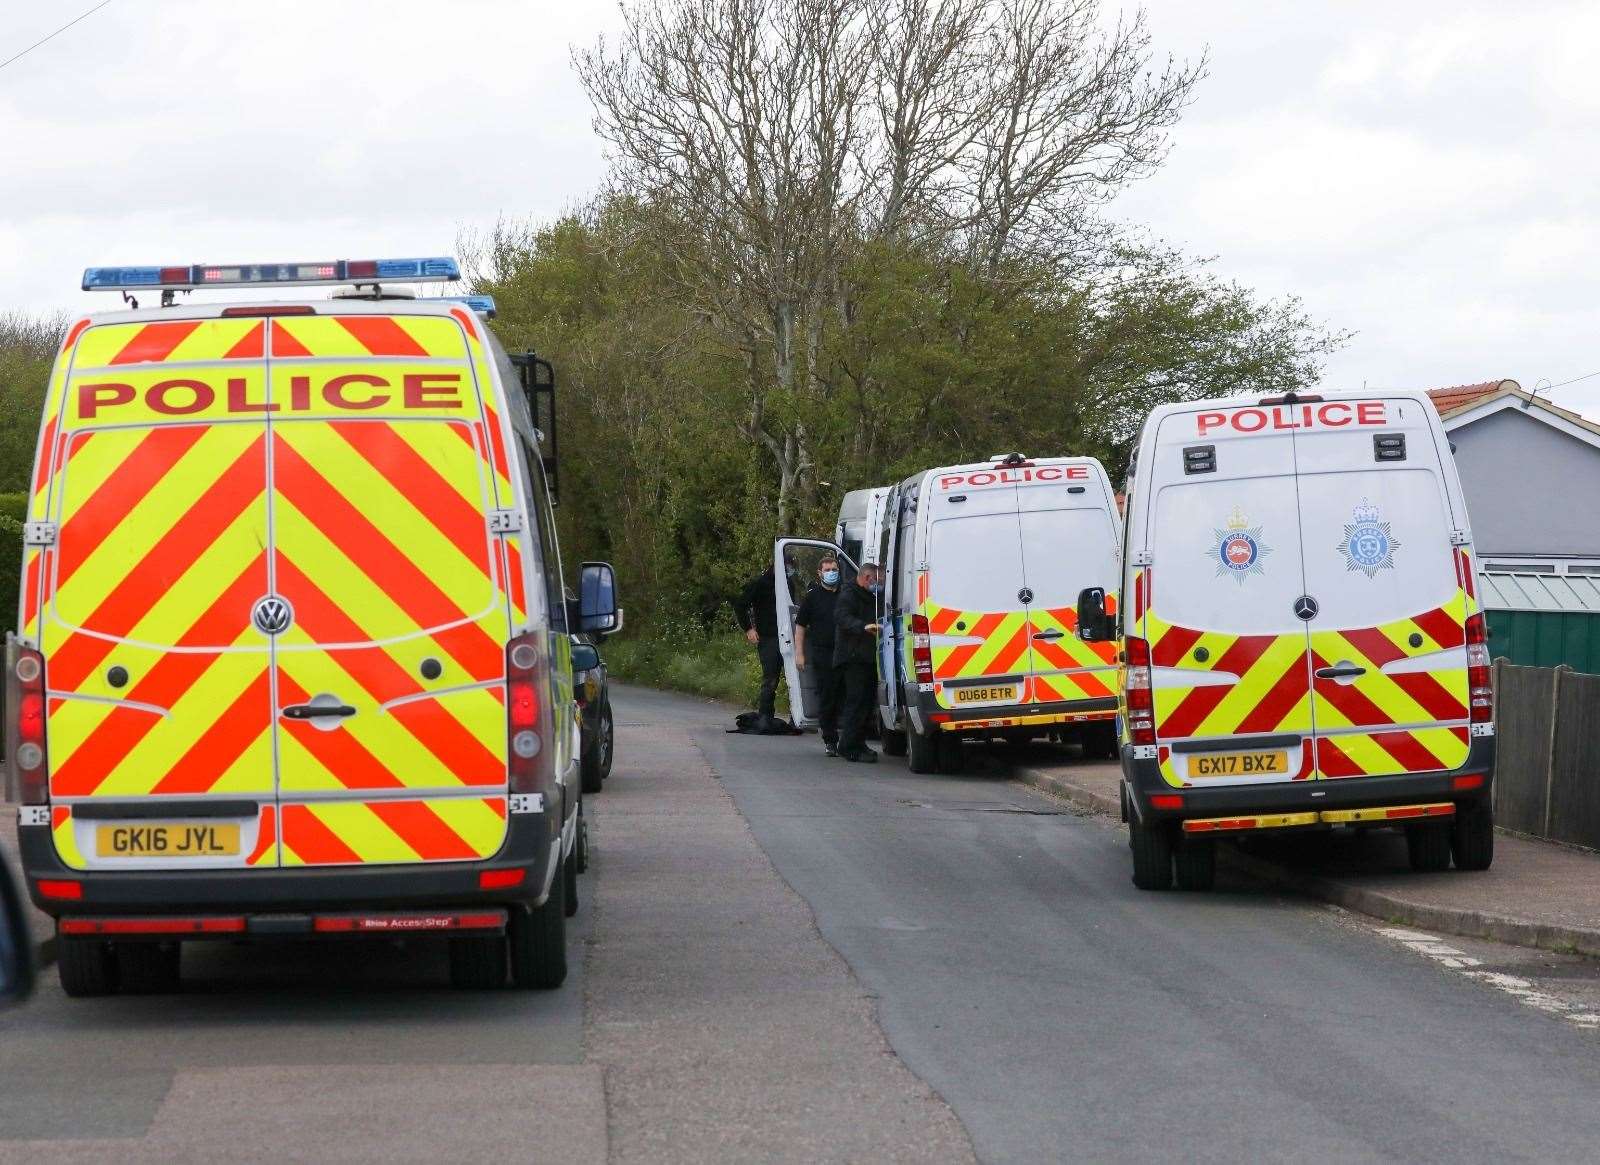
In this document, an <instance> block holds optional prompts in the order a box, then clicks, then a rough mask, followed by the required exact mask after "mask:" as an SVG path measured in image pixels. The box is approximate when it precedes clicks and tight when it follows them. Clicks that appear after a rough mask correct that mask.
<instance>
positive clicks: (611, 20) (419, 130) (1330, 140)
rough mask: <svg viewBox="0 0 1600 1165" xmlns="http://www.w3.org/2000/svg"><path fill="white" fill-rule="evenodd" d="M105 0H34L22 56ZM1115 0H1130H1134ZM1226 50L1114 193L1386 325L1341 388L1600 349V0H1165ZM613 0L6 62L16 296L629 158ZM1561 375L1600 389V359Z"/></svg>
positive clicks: (288, 15) (325, 11) (1363, 344)
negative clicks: (591, 60)
mask: <svg viewBox="0 0 1600 1165" xmlns="http://www.w3.org/2000/svg"><path fill="white" fill-rule="evenodd" d="M94 2H95V0H48V2H42V0H4V2H3V3H0V60H3V59H4V58H5V57H8V56H10V55H11V54H12V53H13V52H16V51H19V50H21V49H22V48H24V47H26V46H27V45H28V44H30V43H32V42H33V41H34V40H36V39H38V38H39V37H41V36H43V35H45V34H46V33H48V32H50V31H51V30H52V29H54V28H56V27H58V26H59V25H61V24H62V23H64V22H65V21H66V20H67V19H69V18H70V17H72V16H73V15H76V14H77V13H79V12H81V11H83V10H85V9H88V8H90V7H91V6H92V5H93V3H94ZM1107 7H1108V9H1113V8H1114V7H1115V6H1114V5H1110V4H1108V6H1107ZM1147 7H1148V9H1149V14H1150V22H1151V26H1152V29H1153V31H1154V33H1155V35H1156V38H1157V41H1158V44H1159V46H1160V48H1161V49H1162V50H1163V51H1171V52H1173V53H1175V54H1176V55H1179V56H1194V55H1196V54H1198V53H1199V52H1200V51H1201V50H1202V49H1204V48H1205V47H1207V46H1209V48H1210V51H1211V54H1212V63H1211V76H1210V78H1209V79H1208V80H1206V81H1205V82H1204V83H1203V84H1202V85H1201V87H1200V88H1199V90H1198V91H1197V94H1196V98H1195V101H1194V104H1193V106H1192V107H1191V108H1190V110H1189V111H1188V114H1187V116H1186V117H1185V119H1184V120H1183V122H1182V123H1181V124H1180V125H1179V126H1178V128H1177V130H1176V133H1175V135H1174V138H1173V146H1174V148H1173V152H1172V156H1171V159H1170V160H1169V162H1168V164H1167V165H1166V167H1165V168H1164V169H1163V170H1162V171H1161V173H1159V174H1158V175H1157V176H1156V177H1154V178H1151V179H1149V180H1147V181H1145V182H1143V183H1141V184H1140V185H1138V186H1137V187H1135V188H1133V189H1132V190H1130V191H1129V192H1128V193H1127V194H1126V195H1124V196H1123V197H1122V198H1121V199H1120V200H1119V201H1118V202H1117V203H1116V204H1115V207H1114V212H1115V213H1116V214H1117V215H1118V216H1120V217H1123V218H1126V219H1128V220H1129V221H1133V222H1138V223H1142V224H1145V225H1147V226H1148V227H1149V228H1150V229H1151V230H1152V231H1154V232H1155V233H1156V234H1157V235H1159V236H1161V237H1163V238H1165V239H1167V240H1168V241H1170V242H1172V243H1175V244H1178V245H1180V246H1182V247H1184V248H1185V249H1186V250H1188V251H1189V252H1191V253H1193V254H1197V255H1208V256H1215V264H1214V270H1216V271H1217V272H1218V273H1219V274H1221V275H1223V276H1224V277H1227V278H1230V279H1237V280H1239V281H1240V282H1242V283H1244V284H1246V285H1249V286H1251V287H1254V288H1256V289H1257V290H1258V291H1259V292H1261V293H1262V294H1264V295H1271V296H1278V295H1285V294H1295V295H1299V296H1300V297H1301V298H1302V299H1303V300H1304V302H1305V306H1306V308H1307V309H1308V310H1309V311H1310V312H1311V313H1312V314H1313V315H1314V316H1316V317H1317V318H1319V319H1322V320H1325V321H1326V322H1328V323H1329V324H1331V325H1333V326H1336V327H1341V328H1349V329H1352V330H1354V331H1356V332H1357V335H1356V336H1355V338H1354V339H1353V340H1352V342H1351V343H1350V345H1349V346H1348V347H1347V348H1346V349H1345V350H1344V351H1343V352H1341V353H1340V354H1339V355H1337V356H1336V357H1335V358H1334V359H1333V360H1332V361H1331V363H1330V364H1329V367H1328V369H1327V372H1326V375H1325V382H1326V383H1328V384H1329V385H1330V386H1334V387H1338V388H1359V387H1360V386H1361V385H1362V384H1363V383H1366V384H1370V385H1374V386H1421V387H1432V386H1439V385H1447V384H1459V383H1463V382H1472V381H1479V380H1487V379H1490V378H1498V377H1502V376H1509V377H1514V378H1516V379H1518V380H1520V381H1521V382H1522V383H1523V385H1524V386H1525V387H1532V386H1533V385H1534V384H1535V382H1537V381H1539V380H1541V378H1543V379H1546V380H1548V381H1551V382H1554V383H1557V384H1559V383H1560V382H1562V381H1566V380H1570V379H1573V378H1575V377H1580V376H1583V375H1585V374H1587V373H1591V372H1595V371H1597V370H1600V345H1596V344H1595V343H1594V342H1593V339H1592V337H1593V336H1594V334H1595V332H1596V327H1595V323H1596V316H1595V310H1594V308H1593V306H1592V301H1593V299H1594V297H1595V291H1594V289H1593V282H1594V280H1593V272H1594V270H1595V268H1596V265H1597V262H1600V228H1597V226H1596V221H1595V218H1594V215H1593V213H1592V212H1591V210H1590V207H1591V206H1592V204H1593V203H1594V197H1595V191H1596V186H1597V183H1596V180H1597V178H1600V151H1597V150H1596V149H1595V143H1596V142H1597V141H1600V85H1596V84H1595V81H1594V75H1595V68H1596V66H1595V64H1594V60H1593V49H1594V46H1595V45H1596V44H1597V43H1600V4H1595V3H1592V2H1590V3H1569V4H1562V3H1534V2H1531V0H1518V3H1516V4H1506V3H1497V4H1489V3H1485V4H1472V3H1460V2H1457V3H1442V2H1440V3H1434V2H1431V0H1403V2H1399V3H1397V2H1395V0H1386V2H1371V0H1346V2H1344V3H1317V2H1314V0H1301V2H1299V3H1293V4H1290V3H1279V2H1275V0H1273V2H1269V0H1255V2H1247V0H1203V2H1196V0H1150V2H1149V3H1148V5H1147ZM616 23H617V18H616V15H615V8H614V5H612V4H610V3H606V2H601V0H561V2H559V3H557V2H555V0H527V2H509V0H450V2H448V3H441V2H439V0H431V2H421V3H419V2H413V0H312V2H304V0H279V2H276V3H263V2H255V3H233V2H224V0H210V2H204V0H112V2H111V3H110V4H109V5H108V6H107V7H105V8H104V9H103V10H101V11H98V12H96V13H94V14H93V15H91V16H89V17H88V18H87V19H85V20H84V21H83V22H82V23H80V24H78V25H77V26H75V27H73V28H71V29H69V30H68V31H66V32H64V33H62V34H61V35H60V36H59V37H57V38H56V39H54V40H52V41H50V42H49V43H48V44H45V45H44V46H42V47H40V48H38V49H36V50H34V51H33V52H32V53H30V54H28V55H27V56H25V57H23V58H22V59H21V60H19V61H17V62H16V63H14V64H12V65H9V66H7V67H5V68H0V146H3V153H0V311H4V310H9V309H16V308H21V309H27V310H36V309H44V308H67V309H71V310H81V309H83V308H84V307H85V306H86V305H88V306H94V307H106V306H110V305H109V304H108V303H107V301H106V300H105V299H104V297H93V298H91V297H87V296H85V295H83V294H82V293H80V292H78V291H77V290H76V289H77V286H78V282H79V278H80V276H81V272H82V269H83V268H84V267H85V266H90V265H99V264H122V263H187V262H195V261H207V262H213V261H272V260H293V259H320V258H341V257H349V258H359V257H363V256H369V255H370V256H379V255H402V254H449V253H453V252H454V249H455V240H456V237H457V233H458V230H460V229H461V228H469V229H470V228H474V227H477V228H482V227H485V226H487V225H490V224H492V223H493V221H494V220H495V218H496V217H497V216H499V215H502V214H503V215H507V216H527V215H534V216H541V217H543V216H550V215H553V214H556V213H559V212H560V211H561V210H562V209H563V208H565V207H567V206H570V205H571V204H573V203H574V202H576V201H578V200H581V199H582V198H583V197H584V196H585V194H586V193H587V192H589V191H590V190H592V189H593V188H594V186H595V184H596V183H597V182H598V180H599V178H600V176H601V174H602V172H603V168H604V158H603V156H602V153H601V150H600V145H599V143H598V142H597V141H596V139H595V138H594V136H593V134H592V133H591V131H590V128H589V110H588V105H587V102H586V101H585V99H584V97H583V94H582V92H581V91H580V89H579V88H578V85H577V83H576V80H575V79H574V77H573V75H572V71H571V68H570V65H569V63H568V52H569V46H570V45H572V44H574V43H577V44H588V43H589V42H591V41H592V40H593V39H594V37H595V36H596V34H597V33H599V32H600V31H602V30H604V29H607V28H613V29H614V28H615V27H616ZM1552 396H1553V399H1554V400H1555V401H1557V402H1558V403H1561V404H1564V405H1566V406H1568V407H1571V408H1578V409H1582V410H1584V411H1585V412H1587V413H1589V415H1591V416H1595V417H1600V376H1597V377H1595V378H1594V379H1592V380H1587V381H1584V382H1583V383H1580V384H1575V385H1571V386H1568V387H1561V388H1555V389H1554V390H1553V393H1552Z"/></svg>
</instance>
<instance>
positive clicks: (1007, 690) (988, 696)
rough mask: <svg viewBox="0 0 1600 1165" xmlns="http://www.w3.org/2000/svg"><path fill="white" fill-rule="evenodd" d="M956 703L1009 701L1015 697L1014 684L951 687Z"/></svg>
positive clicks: (1015, 689)
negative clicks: (983, 686)
mask: <svg viewBox="0 0 1600 1165" xmlns="http://www.w3.org/2000/svg"><path fill="white" fill-rule="evenodd" d="M950 692H951V695H952V696H953V698H954V699H955V702H956V703H957V704H997V703H1002V702H1004V703H1010V702H1012V701H1014V700H1015V699H1016V698H1017V688H1016V685H1015V684H1000V685H996V686H994V687H989V688H951V689H950Z"/></svg>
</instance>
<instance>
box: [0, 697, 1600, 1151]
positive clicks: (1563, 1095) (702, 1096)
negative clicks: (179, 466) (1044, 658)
mask: <svg viewBox="0 0 1600 1165" xmlns="http://www.w3.org/2000/svg"><path fill="white" fill-rule="evenodd" d="M614 703H615V709H616V716H617V720H618V725H619V746H618V753H617V767H616V770H615V772H614V773H613V776H612V778H611V779H610V780H609V781H608V782H607V785H606V789H605V792H604V793H603V794H602V795H600V796H599V797H598V798H595V799H593V800H592V801H591V803H590V806H589V810H588V812H589V817H590V819H591V821H592V823H593V831H594V835H595V841H596V856H595V860H594V863H593V866H592V870H591V874H590V875H588V876H586V877H585V879H584V881H583V883H582V888H583V901H582V908H581V909H580V912H579V916H578V919H577V920H576V921H577V923H578V929H577V931H576V932H575V933H574V934H573V937H572V942H573V947H572V959H571V962H572V966H573V971H574V973H573V976H572V978H571V979H569V981H568V983H567V985H566V986H565V987H564V988H562V989H561V990H560V991H558V992H554V993H551V994H544V995H541V994H537V993H522V992H515V991H504V992H494V993H487V994H472V993H459V992H453V991H451V990H450V989H449V988H448V987H446V986H445V966H444V960H443V957H442V952H441V951H439V950H437V949H435V948H432V947H429V946H427V945H426V944H419V945H413V946H410V947H398V946H391V945H386V944H374V945H371V946H359V947H356V946H347V947H321V948H319V947H314V946H304V947H302V946H295V945H283V946H272V947H261V946H256V947H232V946H226V945H219V946H214V947H207V948H196V949H193V950H192V951H190V952H186V959H185V967H184V971H185V979H186V990H185V992H184V993H183V994H181V995H178V996H171V997H154V998H112V999H103V1000H68V999H66V998H65V997H64V996H62V995H61V994H60V992H59V990H58V989H57V987H56V986H55V984H54V979H53V975H50V974H47V975H46V976H45V977H44V981H43V986H42V990H41V992H40V994H39V995H38V997H37V998H36V999H35V1000H34V1001H33V1002H31V1003H30V1004H29V1005H27V1006H26V1007H23V1008H20V1009H17V1010H13V1011H9V1012H6V1013H3V1014H0V1161H11V1160H18V1161H23V1160H26V1161H30V1162H50V1161H57V1160H70V1161H80V1160H81V1161H101V1160H104V1161H117V1162H119V1163H123V1162H128V1161H140V1160H208V1161H215V1160H258V1159H264V1158H267V1157H269V1156H270V1157H273V1158H277V1159H282V1160H314V1159H322V1160H333V1159H338V1160H371V1161H382V1162H384V1163H385V1165H395V1163H397V1162H404V1161H411V1160H418V1161H423V1160H426V1161H439V1160H463V1161H477V1160H483V1161H490V1160H496V1161H504V1160H507V1159H529V1160H538V1161H544V1160H552V1161H555V1160H559V1161H561V1162H563V1163H565V1162H569V1161H600V1160H605V1159H607V1158H609V1159H611V1160H620V1161H699V1160H726V1161H748V1160H755V1159H761V1160H797V1161H811V1160H858V1161H871V1160H905V1161H961V1160H970V1159H972V1158H973V1157H974V1156H975V1157H976V1158H978V1159H980V1160H983V1161H990V1162H1009V1161H1040V1160H1097V1161H1102V1160H1130V1161H1143V1160H1155V1159H1161V1158H1173V1157H1179V1158H1184V1159H1191V1160H1217V1161H1236V1160H1240V1159H1251V1158H1271V1159H1280V1160H1281V1159H1288V1160H1298V1159H1303V1160H1313V1159H1314V1160H1318V1161H1369V1160H1370V1161H1376V1160H1437V1159H1452V1160H1460V1161H1489V1160H1497V1161H1498V1160H1508V1159H1510V1160H1517V1159H1535V1158H1540V1159H1553V1158H1565V1159H1582V1158H1588V1157H1590V1156H1592V1155H1593V1146H1594V1144H1595V1143H1596V1139H1597V1137H1600V1042H1597V1041H1600V1031H1596V1030H1585V1029H1584V1028H1583V1027H1582V1026H1581V1025H1580V1024H1578V1023H1575V1022H1573V1020H1572V1018H1571V1013H1572V1009H1570V1008H1569V1009H1568V1010H1567V1012H1566V1013H1564V1014H1563V1015H1556V1014H1552V1013H1549V1012H1547V1011H1546V1010H1542V1009H1541V1008H1540V1006H1538V1001H1537V999H1532V998H1529V995H1530V994H1537V993H1523V994H1521V995H1518V994H1516V993H1508V992H1507V991H1506V990H1500V989H1497V988H1496V986H1495V985H1494V984H1492V983H1489V982H1486V981H1484V980H1481V979H1479V980H1474V979H1468V978H1466V977H1464V976H1463V975H1462V974H1461V973H1459V972H1458V971H1457V970H1453V969H1452V967H1451V966H1450V965H1447V964H1451V963H1458V962H1459V961H1460V960H1452V959H1449V958H1444V957H1442V956H1439V955H1438V954H1437V952H1436V951H1433V952H1432V953H1430V945H1429V944H1428V943H1427V942H1426V941H1425V940H1426V938H1427V937H1428V936H1421V937H1417V936H1411V937H1410V938H1409V939H1408V938H1405V937H1403V936H1404V932H1400V933H1399V934H1398V935H1385V934H1383V933H1380V931H1382V930H1384V929H1393V928H1385V927H1384V926H1383V924H1381V923H1376V922H1373V921H1372V920H1364V919H1357V918H1352V917H1351V916H1347V915H1344V914H1342V913H1340V912H1337V911H1333V910H1330V909H1328V908H1327V907H1324V906H1321V905H1318V904H1315V903H1310V902H1306V901H1301V900H1298V899H1294V898H1288V897H1284V896H1282V895H1280V894H1278V893H1275V892H1272V891H1269V890H1265V889H1261V888H1258V887H1256V886H1253V885H1249V884H1242V883H1239V882H1236V881H1235V882H1230V881H1228V878H1227V876H1226V875H1224V877H1223V880H1222V885H1221V887H1220V889H1219V891H1218V892H1216V893H1214V894H1210V895H1183V894H1176V893H1174V894H1165V895H1149V894H1141V893H1139V892H1138V891H1136V890H1135V889H1134V888H1133V886H1132V885H1131V884H1130V882H1129V880H1128V855H1127V848H1126V842H1125V835H1124V834H1122V832H1121V831H1120V830H1119V828H1118V827H1117V826H1116V824H1115V823H1114V822H1110V821H1108V820H1106V819H1104V818H1096V817H1086V816H1081V815H1079V814H1077V813H1076V812H1074V811H1072V810H1071V809H1070V808H1068V807H1067V806H1065V805H1063V804H1061V803H1059V802H1056V801H1053V800H1050V799H1048V798H1045V797H1043V796H1041V795H1039V794H1036V793H1034V792H1032V791H1031V790H1029V789H1027V788H1025V787H1023V786H1022V785H1020V784H1018V783H1016V782H1012V781H1009V780H1007V779H1006V772H1007V762H1006V760H1005V759H1004V754H1003V753H1002V752H1001V750H995V752H994V753H993V754H988V755H985V756H983V757H981V758H980V766H979V767H980V769H981V771H979V772H977V773H975V774H974V775H971V776H967V777H960V778H955V777H943V776H937V777H934V776H928V777H918V776H913V775H912V774H910V773H909V772H908V771H907V770H906V768H905V765H904V762H901V761H893V760H888V759H886V760H885V761H884V763H882V764H879V765H876V766H866V765H852V764H847V763H845V762H843V761H839V760H829V759H826V758H824V757H823V756H822V753H821V748H820V746H819V744H818V742H817V739H816V737H814V736H811V737H799V738H784V737H747V736H736V735H729V734H727V733H725V732H724V731H723V729H724V727H725V726H726V725H727V724H728V723H730V722H731V717H730V715H729V713H728V711H727V710H726V709H725V708H723V707H721V706H718V705H711V704H708V703H706V702H704V701H698V700H693V699H690V698H686V697H682V696H674V695H666V694H661V693H655V692H649V691H644V690H639V689H620V688H619V689H618V690H617V692H616V693H615V697H614ZM1034 755H1035V757H1037V756H1038V755H1041V754H1034ZM1043 755H1047V756H1048V755H1049V754H1043ZM1453 941H1455V942H1456V943H1457V948H1460V947H1462V946H1465V945H1468V944H1462V943H1461V942H1460V940H1453ZM1438 945H1439V944H1433V946H1434V947H1437V946H1438ZM1470 947H1471V949H1470V954H1471V955H1472V956H1474V957H1476V958H1477V959H1478V960H1479V963H1480V964H1481V968H1482V969H1483V970H1486V971H1488V972H1491V973H1497V972H1498V971H1500V970H1504V971H1505V972H1506V976H1505V977H1507V978H1510V977H1511V976H1512V975H1514V974H1522V973H1527V972H1528V969H1529V967H1530V966H1531V963H1530V960H1533V959H1535V958H1537V959H1538V960H1541V962H1540V963H1539V968H1538V969H1539V970H1540V971H1541V973H1542V974H1545V975H1547V976H1555V977H1558V978H1561V979H1562V980H1563V981H1564V982H1566V983H1568V985H1569V987H1570V988H1571V990H1572V991H1573V992H1575V993H1576V995H1577V997H1582V995H1583V992H1585V991H1589V992H1591V993H1592V994H1595V996H1596V998H1597V999H1600V989H1597V987H1596V982H1595V979H1596V977H1595V972H1594V967H1593V965H1592V964H1589V963H1586V962H1581V961H1578V960H1562V959H1560V958H1559V957H1558V956H1545V955H1540V956H1533V955H1531V954H1529V953H1528V952H1522V951H1520V950H1517V949H1515V948H1497V947H1494V945H1493V944H1487V943H1483V944H1470ZM1446 949H1447V950H1448V949H1452V948H1446ZM1457 953H1458V954H1459V953H1461V951H1460V950H1459V949H1458V950H1457ZM1530 1004H1531V1005H1530ZM1597 1010H1600V1009H1597Z"/></svg>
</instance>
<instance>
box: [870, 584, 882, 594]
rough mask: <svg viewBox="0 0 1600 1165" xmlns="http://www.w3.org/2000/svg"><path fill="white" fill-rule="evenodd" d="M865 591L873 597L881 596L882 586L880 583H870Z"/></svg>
mask: <svg viewBox="0 0 1600 1165" xmlns="http://www.w3.org/2000/svg"><path fill="white" fill-rule="evenodd" d="M867 590H869V591H871V592H872V593H873V594H875V595H881V594H883V584H882V583H881V582H870V583H868V584H867Z"/></svg>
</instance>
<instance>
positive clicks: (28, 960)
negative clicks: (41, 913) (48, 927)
mask: <svg viewBox="0 0 1600 1165" xmlns="http://www.w3.org/2000/svg"><path fill="white" fill-rule="evenodd" d="M32 991H33V939H32V937H31V936H30V935H29V934H28V916H27V915H25V914H24V913H23V912H22V899H20V898H19V897H17V887H16V883H14V882H13V881H12V880H11V869H10V867H8V866H7V865H6V864H5V861H4V859H0V1007H3V1006H5V1005H6V1004H8V1003H20V1002H22V1000H24V999H26V998H27V997H28V996H29V994H30V993H32Z"/></svg>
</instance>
